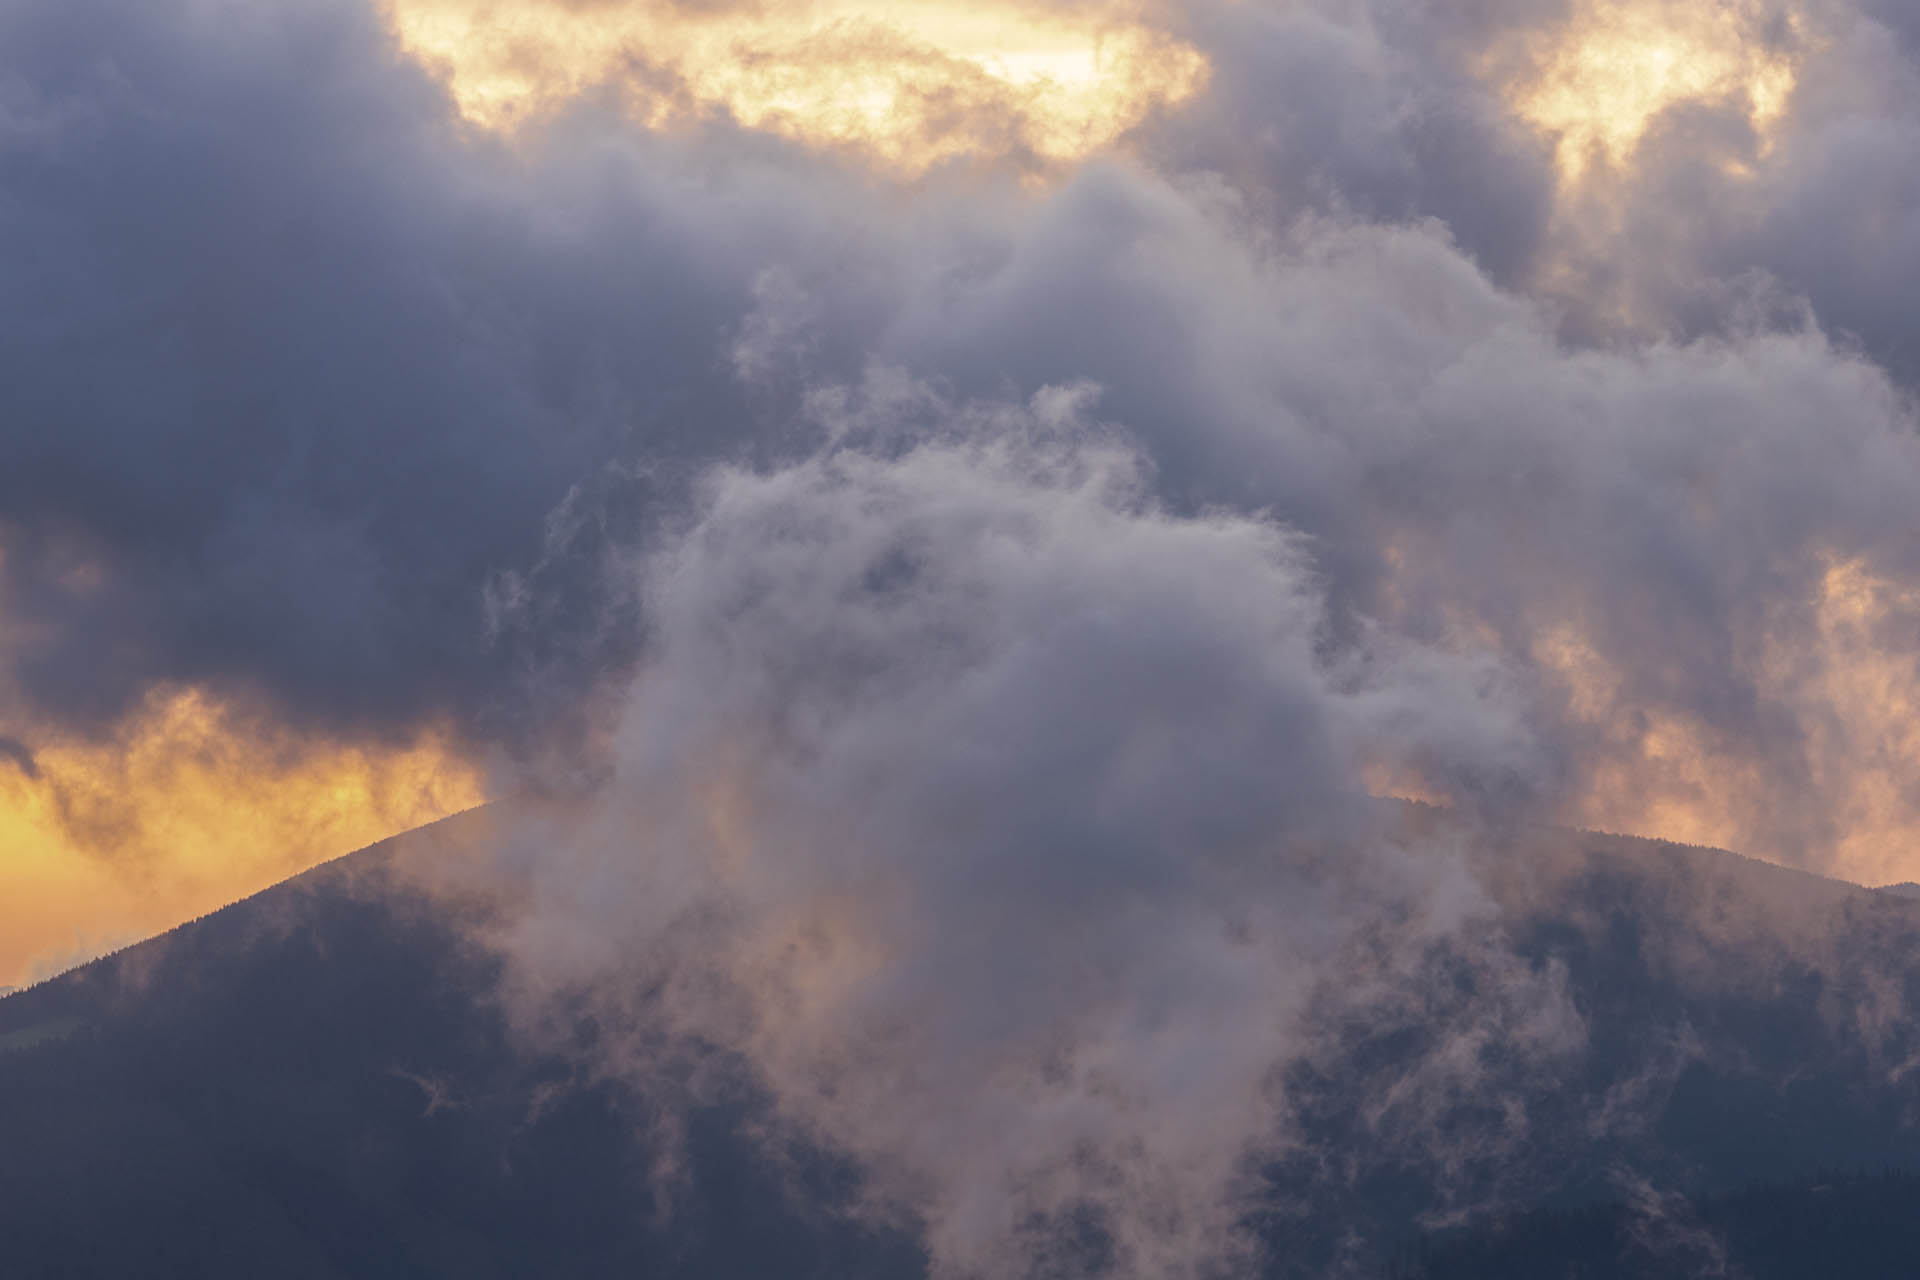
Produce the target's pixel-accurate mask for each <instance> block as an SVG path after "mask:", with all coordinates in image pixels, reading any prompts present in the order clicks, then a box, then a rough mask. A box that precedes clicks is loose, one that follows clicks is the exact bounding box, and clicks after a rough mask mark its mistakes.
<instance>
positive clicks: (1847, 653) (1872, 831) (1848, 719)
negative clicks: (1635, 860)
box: [1535, 560, 1920, 884]
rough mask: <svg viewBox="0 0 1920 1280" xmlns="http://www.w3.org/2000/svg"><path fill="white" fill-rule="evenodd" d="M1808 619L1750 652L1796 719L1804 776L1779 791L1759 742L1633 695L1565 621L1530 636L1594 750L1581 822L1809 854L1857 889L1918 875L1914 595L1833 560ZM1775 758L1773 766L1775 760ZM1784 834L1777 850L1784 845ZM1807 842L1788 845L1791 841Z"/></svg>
mask: <svg viewBox="0 0 1920 1280" xmlns="http://www.w3.org/2000/svg"><path fill="white" fill-rule="evenodd" d="M1812 603H1813V608H1812V617H1811V626H1810V627H1804V626H1793V627H1783V628H1781V629H1780V631H1779V633H1778V634H1773V635H1769V636H1767V637H1766V638H1765V640H1764V642H1763V643H1762V645H1761V646H1760V650H1761V652H1760V656H1759V659H1758V664H1757V665H1758V667H1759V676H1760V678H1759V681H1758V683H1759V686H1760V693H1761V696H1762V699H1763V701H1765V702H1766V703H1767V704H1769V705H1771V706H1773V707H1775V708H1778V709H1779V710H1780V711H1781V712H1782V713H1783V714H1784V715H1785V716H1788V717H1790V718H1791V722H1792V723H1793V724H1794V725H1795V726H1796V728H1797V731H1798V733H1799V735H1800V738H1799V741H1798V744H1797V754H1798V756H1799V758H1800V759H1802V760H1803V761H1804V763H1805V770H1806V777H1805V778H1804V779H1802V780H1800V781H1799V783H1798V784H1797V785H1796V786H1794V787H1793V788H1791V789H1790V790H1787V791H1783V789H1782V787H1781V783H1780V777H1779V775H1778V774H1777V773H1776V772H1775V771H1774V770H1773V769H1771V768H1770V767H1769V762H1768V761H1767V760H1765V759H1764V758H1762V756H1761V755H1760V754H1759V752H1760V750H1761V749H1760V748H1759V747H1757V746H1756V745H1755V744H1751V743H1742V742H1730V741H1726V740H1724V739H1717V738H1716V737H1715V736H1714V735H1713V734H1711V733H1709V732H1708V731H1707V730H1706V729H1705V727H1704V726H1702V725H1700V724H1697V723H1694V722H1692V721H1691V720H1689V719H1688V718H1686V717H1684V716H1682V715H1679V714H1675V713H1671V712H1654V713H1648V712H1646V711H1644V710H1636V709H1635V708H1633V707H1632V706H1631V705H1629V703H1628V700H1627V699H1626V697H1625V695H1624V694H1623V692H1622V690H1621V689H1620V687H1619V686H1620V681H1619V679H1618V676H1617V675H1616V674H1615V673H1614V672H1613V671H1611V670H1610V669H1609V667H1608V665H1607V664H1606V662H1605V661H1604V660H1603V659H1602V657H1601V655H1600V654H1599V653H1597V652H1596V651H1595V650H1594V649H1593V648H1592V647H1591V646H1590V645H1588V644H1587V643H1586V642H1585V641H1584V640H1583V639H1582V638H1581V637H1580V635H1579V634H1578V633H1577V632H1576V631H1574V630H1573V629H1571V628H1564V627H1563V628H1559V629H1557V630H1555V631H1553V632H1551V633H1550V634H1548V635H1547V636H1546V637H1544V638H1543V640H1542V641H1541V643H1540V644H1539V645H1538V646H1536V650H1535V657H1536V658H1537V659H1538V660H1539V661H1540V662H1541V663H1542V665H1543V666H1544V667H1545V668H1546V669H1547V670H1549V671H1552V672H1554V673H1555V674H1556V675H1557V676H1558V677H1560V679H1561V680H1562V681H1564V684H1565V688H1566V691H1567V694H1568V710H1569V711H1570V713H1571V715H1572V717H1573V718H1574V719H1575V721H1577V722H1579V723H1581V724H1583V725H1585V726H1586V727H1587V728H1588V729H1589V730H1591V731H1592V732H1593V734H1594V735H1595V737H1596V739H1598V740H1599V741H1600V742H1601V743H1602V744H1603V745H1602V747H1601V749H1600V752H1599V758H1598V760H1597V761H1595V762H1594V767H1593V768H1592V769H1591V770H1590V772H1589V774H1588V775H1587V776H1586V777H1585V778H1584V780H1583V781H1584V790H1583V792H1582V793H1581V795H1580V796H1579V797H1578V798H1577V799H1576V801H1575V806H1574V810H1573V812H1572V813H1571V814H1570V815H1569V816H1570V820H1571V821H1573V822H1575V823H1577V824H1578V825H1582V826H1588V827H1594V828H1598V829H1601V830H1607V831H1616V832H1621V833H1624V834H1632V835H1644V836H1652V837H1656V838H1660V839H1668V840H1677V841H1682V842H1685V843H1691V844H1703V845H1716V846H1719V847H1722V848H1731V849H1736V850H1739V851H1741V852H1744V853H1750V854H1755V855H1759V856H1770V857H1774V858H1778V859H1782V860H1785V861H1789V862H1798V863H1805V864H1807V865H1810V866H1811V867H1812V869H1816V870H1823V871H1826V872H1829V873H1831V874H1835V875H1839V876H1842V877H1844V878H1846V879H1849V880H1855V881H1858V882H1860V883H1863V884H1887V883H1892V882H1895V881H1902V880H1915V879H1920V784H1916V779H1920V663H1917V662H1916V655H1915V653H1914V652H1913V651H1912V650H1911V648H1910V647H1906V646H1903V645H1899V644H1889V643H1888V639H1889V636H1905V637H1908V644H1909V645H1910V637H1911V636H1912V635H1913V634H1914V626H1915V624H1916V622H1920V590H1915V589H1913V588H1910V587H1902V586H1899V585H1897V584H1894V583H1891V582H1889V581H1887V580H1885V579H1882V578H1878V577H1875V576H1873V575H1872V574H1870V573H1869V572H1867V570H1866V569H1864V568H1863V567H1862V566H1861V565H1860V564H1858V563H1856V562H1851V561H1841V560H1836V561H1834V562H1832V563H1830V564H1829V565H1828V567H1827V569H1826V572H1825V574H1824V576H1823V578H1822V581H1821V584H1820V588H1819V592H1818V595H1817V598H1816V599H1815V600H1814V601H1813V602H1812ZM1776 763H1777V762H1776ZM1783 839H1784V840H1785V841H1787V842H1789V843H1788V844H1785V845H1783V844H1782V843H1780V842H1781V841H1782V840H1783ZM1796 839H1799V840H1806V841H1810V842H1811V847H1808V848H1805V849H1795V848H1793V847H1791V843H1790V842H1791V841H1793V840H1796Z"/></svg>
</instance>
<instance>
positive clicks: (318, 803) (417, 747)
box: [0, 690, 483, 986]
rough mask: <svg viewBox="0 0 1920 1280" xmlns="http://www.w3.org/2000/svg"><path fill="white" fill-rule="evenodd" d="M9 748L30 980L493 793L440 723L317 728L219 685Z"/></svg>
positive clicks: (6, 785)
mask: <svg viewBox="0 0 1920 1280" xmlns="http://www.w3.org/2000/svg"><path fill="white" fill-rule="evenodd" d="M36 746H37V747H38V749H37V750H36V751H35V753H34V756H33V769H32V772H31V773H30V772H28V771H27V770H26V769H24V768H19V767H15V765H14V764H13V763H11V762H9V761H6V760H0V986H8V985H20V984H22V983H24V982H28V981H32V980H35V979H38V978H42V977H45V976H47V975H48V974H49V973H51V972H55V971H57V970H59V969H61V968H64V967H66V966H68V965H71V964H73V963H77V962H79V961H83V960H86V959H89V958H91V957H92V956H95V955H98V954H100V953H102V952H103V951H106V950H110V949H112V948H114V947H117V946H120V945H124V944H125V943H128V942H131V941H135V940H137V939H139V938H142V937H146V936H148V935H150V934H153V933H157V932H159V931H161V930H164V929H167V928H170V927H172V926H173V925H176V924H179V923H180V922H182V921H184V920H188V919H191V918H193V917H195V916H197V915H201V914H204V913H205V912H207V911H210V910H213V909H215V908H217V907H220V906H223V905H225V904H226V903H228V902H231V901H234V900H235V899H237V898H240V897H244V896H245V895H247V894H250V893H254V892H257V891H258V890H260V889H263V888H265V887H267V886H268V885H270V884H273V883H274V882H276V881H278V880H281V879H284V878H285V877H287V876H289V875H293V874H295V873H297V872H300V871H303V870H305V869H306V868H308V867H310V866H313V865H315V864H317V863H319V862H322V861H325V860H326V859H328V858H332V857H336V856H338V855H340V854H343V853H348V852H351V851H352V850H354V849H358V848H362V847H364V846H366V845H368V844H371V843H373V842H375V841H377V840H380V839H383V838H385V837H387V836H389V835H393V834H395V833H397V832H400V831H404V830H407V829H409V828H411V827H415V826H418V825H420V824H422V823H424V822H429V821H432V820H433V819H435V818H440V817H444V816H445V815H447V814H449V813H452V812H455V811H457V810H460V809H464V808H468V807H471V806H472V805H475V804H478V803H480V801H481V800H482V798H483V796H482V789H481V781H480V776H479V773H478V771H477V770H475V769H474V768H472V767H471V766H469V765H467V764H465V763H463V762H462V761H461V760H460V758H459V757H458V756H457V755H456V754H455V753H454V752H453V751H452V749H451V747H450V745H449V743H448V742H447V740H446V739H445V738H444V736H442V735H436V734H426V735H422V736H421V737H419V738H417V739H416V740H415V741H413V742H411V743H409V744H404V745H376V746H370V745H349V744H340V743H328V742H319V741H311V740H307V739H303V738H300V737H297V736H295V735H293V734H290V733H287V732H286V731H283V730H278V729H275V728H272V727H270V726H261V725H257V724H250V723H246V722H245V721H244V720H243V718H241V717H239V716H237V715H235V714H234V713H233V712H231V711H230V710H228V709H226V708H223V707H222V706H221V705H220V704H219V703H217V702H215V701H214V700H212V699H211V698H209V697H208V696H207V695H205V694H203V693H199V692H195V691H191V690H188V691H179V692H174V693H171V694H168V695H165V696H155V697H154V698H152V699H151V700H150V701H149V703H148V705H147V706H146V708H145V709H144V710H143V711H142V712H141V713H140V714H138V715H136V716H135V717H133V718H132V720H131V722H130V723H129V724H128V725H127V726H126V727H125V728H124V730H123V732H122V733H120V734H119V735H117V736H116V738H115V739H114V740H112V741H110V742H105V743H90V742H76V741H67V742H62V741H55V742H52V743H47V744H41V743H36Z"/></svg>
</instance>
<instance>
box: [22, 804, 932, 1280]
mask: <svg viewBox="0 0 1920 1280" xmlns="http://www.w3.org/2000/svg"><path fill="white" fill-rule="evenodd" d="M475 821H477V819H474V818H465V819H452V820H449V821H448V822H447V823H442V824H438V825H437V826H436V827H434V828H429V829H426V830H423V831H421V832H416V833H413V834H412V835H410V836H407V837H403V838H402V839H401V840H400V841H397V842H389V843H388V844H387V845H385V846H376V847H375V848H373V849H369V850H366V851H364V852H362V853H359V854H355V855H353V856H352V857H349V858H346V859H342V860H340V861H338V862H335V863H332V864H329V865H327V866H324V867H321V868H318V869H316V870H314V871H312V872H309V873H307V874H306V875H303V876H300V877H298V878H297V879H295V880H292V881H289V882H287V883H285V884H282V885H280V886H278V887H276V888H274V889H272V890H269V891H267V892H266V893H263V894H260V895H259V896H257V897H255V898H252V899H249V900H247V901H245V902H242V903H239V904H236V905H235V906H232V907H228V908H227V909H225V910H223V911H220V912H217V913H215V914H213V915H211V916H208V917H206V918H205V919H202V920H200V921H197V922H195V923H193V924H189V925H186V926H184V927H182V928H180V929H176V930H174V931H172V932H171V933H168V934H166V935H164V936H162V937H160V938H156V939H154V940H152V941H150V942H147V943H144V944H142V945H140V946H137V947H133V948H129V949H128V950H126V951H123V952H121V953H119V954H117V955H115V956H112V957H109V958H107V959H104V960H101V961H98V962H96V963H94V964H91V965H88V966H86V967H84V968H82V969H79V970H76V971H74V972H72V973H69V974H67V975H65V976H64V977H62V978H59V979H56V980H54V981H52V982H49V983H45V984H43V985H41V986H38V987H35V988H33V989H31V990H28V991H25V992H22V993H20V994H17V995H14V996H11V997H9V998H7V999H5V1000H0V1043H3V1044H11V1045H13V1046H15V1047H14V1048H13V1049H12V1050H11V1051H7V1052H0V1275H4V1276H7V1277H34V1276H183V1277H184V1276H194V1277H216V1276H233V1277H241V1276H247V1277H259V1276H275V1277H308V1276H311V1277H348V1276H352V1277H370V1276H448V1277H486V1276H534V1275H538V1276H582V1277H586V1276H594V1277H598V1276H610V1275H627V1276H655V1275H657V1276H680V1275H698V1276H710V1277H715V1278H716V1280H724V1278H726V1277H747V1276H766V1275H783V1276H785V1275H791V1276H820V1277H841V1276H846V1275H850V1274H872V1275H880V1274H887V1275H898V1276H910V1275H914V1274H917V1272H918V1271H919V1269H920V1268H919V1264H918V1259H917V1253H916V1252H915V1250H914V1248H913V1247H912V1246H911V1244H910V1243H908V1242H904V1241H901V1240H898V1239H887V1238H883V1237H876V1236H872V1235H869V1234H866V1233H863V1232H861V1231H859V1230H856V1229H854V1228H852V1227H850V1226H848V1225H846V1224H845V1222H844V1221H842V1220H840V1219H838V1218H836V1217H835V1216H834V1215H832V1214H831V1213H828V1212H825V1211H824V1207H825V1206H829V1205H830V1204H831V1202H832V1201H833V1200H834V1199H835V1198H836V1197H837V1196H839V1195H841V1194H844V1192H845V1190H846V1186H847V1178H846V1175H845V1172H844V1171H843V1170H839V1169H836V1168H834V1167H832V1166H831V1165H830V1164H829V1163H828V1162H824V1161H819V1162H815V1163H814V1165H813V1166H812V1167H811V1168H810V1167H809V1166H808V1165H807V1163H806V1162H805V1161H804V1160H803V1161H802V1162H801V1163H800V1164H799V1166H798V1172H797V1173H795V1172H792V1171H789V1172H788V1173H787V1174H786V1175H785V1177H786V1179H787V1180H791V1179H794V1178H798V1179H800V1181H801V1184H802V1185H800V1186H799V1187H798V1188H794V1187H790V1186H788V1185H787V1182H786V1181H783V1179H782V1177H781V1176H776V1175H775V1174H774V1173H772V1172H771V1171H769V1170H767V1169H766V1168H765V1167H764V1165H763V1163H761V1162H756V1161H753V1160H750V1159H747V1158H746V1156H745V1153H746V1151H747V1150H748V1148H747V1147H746V1145H745V1144H744V1143H742V1142H740V1141H738V1140H736V1139H735V1138H734V1137H733V1136H732V1135H733V1130H734V1128H735V1126H736V1125H737V1124H738V1123H740V1122H741V1121H742V1120H743V1118H745V1117H747V1116H748V1115H750V1114H751V1112H752V1110H753V1103H752V1100H751V1099H742V1100H740V1101H739V1102H738V1103H737V1104H736V1105H734V1106H732V1107H727V1108H712V1109H709V1110H707V1111H705V1112H703V1113H701V1114H700V1115H699V1116H697V1117H696V1118H695V1120H694V1122H693V1132H692V1135H691V1140H690V1148H691V1155H692V1159H691V1162H690V1163H691V1172H690V1177H689V1179H688V1181H687V1182H686V1183H685V1184H680V1185H676V1186H675V1187H674V1196H675V1200H674V1209H675V1211H674V1213H673V1214H672V1215H670V1216H665V1215H662V1214H661V1213H660V1212H659V1208H660V1206H659V1205H658V1204H657V1203H656V1200H655V1196H654V1192H653V1190H652V1179H651V1176H650V1172H651V1170H650V1162H649V1159H648V1155H649V1153H648V1151H647V1149H646V1147H645V1144H644V1143H643V1142H642V1141H641V1140H640V1137H639V1135H640V1134H641V1133H643V1132H644V1131H645V1126H646V1120H647V1117H646V1115H645V1114H644V1112H643V1111H642V1110H641V1108H640V1106H639V1104H638V1103H637V1102H636V1100H635V1099H633V1098H631V1097H630V1096H628V1095H626V1094H624V1093H623V1092H622V1091H621V1090H619V1089H618V1088H616V1087H614V1086H612V1085H608V1084H603V1083H594V1082H591V1081H581V1080H576V1079H574V1078H573V1077H572V1076H571V1075H570V1073H569V1070H568V1068H567V1067H566V1065H565V1064H564V1063H561V1062H559V1061H555V1060H542V1059H540V1058H538V1057H529V1056H527V1055H525V1054H523V1053H520V1052H516V1051H515V1049H514V1048H513V1047H512V1046H511V1045H510V1044H509V1042H508V1039H507V1031H506V1028H505V1027H504V1025H503V1024H502V1021H501V1019H500V1017H499V1016H498V1014H497V1012H496V1011H495V1010H494V1009H493V1007H492V1004H491V1002H490V997H489V991H490V988H491V983H492V979H493V977H494V971H493V965H492V963H491V961H490V960H489V959H488V957H486V956H485V955H484V954H481V953H479V952H477V951H476V950H474V949H473V948H472V947H471V946H469V945H468V944H466V943H465V942H463V941H462V934H461V932H460V931H459V930H457V929H456V928H454V927H452V923H453V922H451V921H450V920H449V919H448V918H447V917H446V915H445V913H444V910H443V909H442V908H439V907H430V906H429V904H428V903H427V902H426V901H424V900H423V899H422V898H420V897H419V896H418V895H417V893H416V892H415V891H413V890H410V889H409V888H407V887H406V886H407V883H408V882H407V878H406V877H404V876H396V875H393V874H392V870H393V865H394V862H395V859H396V858H398V857H401V856H410V857H419V856H423V855H425V856H431V854H432V853H433V852H434V850H433V846H435V845H447V844H454V843H458V841H459V840H460V839H461V838H462V836H463V828H470V827H471V825H472V824H473V823H474V822H475Z"/></svg>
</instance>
